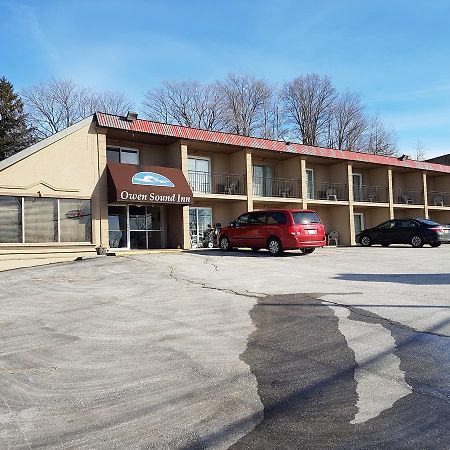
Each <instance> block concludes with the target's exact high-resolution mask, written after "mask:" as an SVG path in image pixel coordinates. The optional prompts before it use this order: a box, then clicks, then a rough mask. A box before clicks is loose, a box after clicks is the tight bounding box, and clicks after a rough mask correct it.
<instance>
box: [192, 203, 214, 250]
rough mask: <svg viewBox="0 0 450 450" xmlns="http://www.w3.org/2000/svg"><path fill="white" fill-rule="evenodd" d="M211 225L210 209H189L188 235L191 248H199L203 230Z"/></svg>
mask: <svg viewBox="0 0 450 450" xmlns="http://www.w3.org/2000/svg"><path fill="white" fill-rule="evenodd" d="M211 224H212V209H211V208H189V234H190V235H191V245H192V247H193V248H195V247H198V246H200V243H201V242H202V240H203V237H204V233H205V230H207V229H208V226H209V227H211Z"/></svg>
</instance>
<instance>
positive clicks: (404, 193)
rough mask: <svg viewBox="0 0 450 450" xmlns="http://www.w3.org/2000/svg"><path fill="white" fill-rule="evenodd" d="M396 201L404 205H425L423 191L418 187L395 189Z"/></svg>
mask: <svg viewBox="0 0 450 450" xmlns="http://www.w3.org/2000/svg"><path fill="white" fill-rule="evenodd" d="M394 203H396V204H403V205H423V193H422V191H419V190H417V189H395V191H394Z"/></svg>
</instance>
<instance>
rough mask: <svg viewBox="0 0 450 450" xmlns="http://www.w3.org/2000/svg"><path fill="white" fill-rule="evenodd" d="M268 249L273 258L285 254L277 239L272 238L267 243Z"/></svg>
mask: <svg viewBox="0 0 450 450" xmlns="http://www.w3.org/2000/svg"><path fill="white" fill-rule="evenodd" d="M267 249H268V250H269V253H270V254H271V255H272V256H279V255H281V254H282V253H283V247H282V246H281V242H280V241H279V240H278V239H277V238H273V237H272V238H270V239H269V240H268V241H267Z"/></svg>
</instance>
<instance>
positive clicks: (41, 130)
mask: <svg viewBox="0 0 450 450" xmlns="http://www.w3.org/2000/svg"><path fill="white" fill-rule="evenodd" d="M22 97H23V100H24V104H25V109H26V111H27V115H28V120H29V123H30V125H31V126H32V127H33V128H34V129H35V130H36V136H37V137H38V138H40V139H42V138H45V137H47V136H50V135H52V134H54V133H57V132H58V131H60V130H63V129H64V128H67V127H69V126H70V125H73V124H74V123H75V122H78V121H79V120H81V119H83V118H84V117H87V116H89V115H90V114H92V113H94V112H95V111H103V112H108V113H111V114H124V113H126V111H127V110H129V109H131V108H132V104H131V103H130V102H129V101H127V100H126V99H125V97H124V96H123V95H122V94H116V93H113V92H100V93H95V92H92V91H90V90H89V89H86V88H83V87H79V86H77V85H75V84H74V83H73V82H71V81H68V80H54V79H53V80H51V81H49V82H45V83H40V84H36V85H34V86H31V87H30V88H28V89H25V90H24V91H23V92H22Z"/></svg>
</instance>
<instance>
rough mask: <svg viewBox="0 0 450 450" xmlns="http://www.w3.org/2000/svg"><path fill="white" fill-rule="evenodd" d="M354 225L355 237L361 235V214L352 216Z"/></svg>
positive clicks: (362, 217) (362, 220)
mask: <svg viewBox="0 0 450 450" xmlns="http://www.w3.org/2000/svg"><path fill="white" fill-rule="evenodd" d="M353 218H354V223H355V235H356V234H359V233H361V231H362V230H364V216H363V214H362V213H355V214H353Z"/></svg>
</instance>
